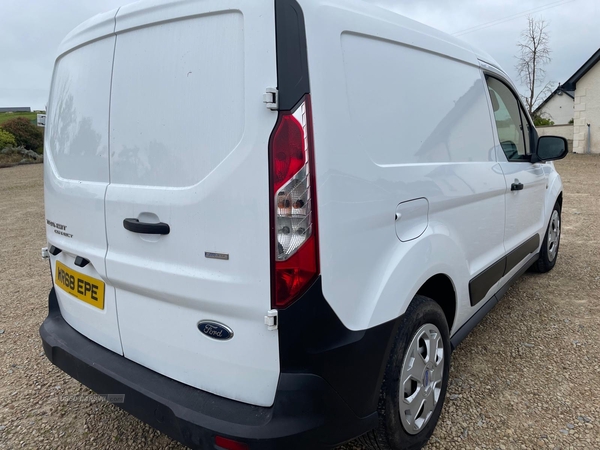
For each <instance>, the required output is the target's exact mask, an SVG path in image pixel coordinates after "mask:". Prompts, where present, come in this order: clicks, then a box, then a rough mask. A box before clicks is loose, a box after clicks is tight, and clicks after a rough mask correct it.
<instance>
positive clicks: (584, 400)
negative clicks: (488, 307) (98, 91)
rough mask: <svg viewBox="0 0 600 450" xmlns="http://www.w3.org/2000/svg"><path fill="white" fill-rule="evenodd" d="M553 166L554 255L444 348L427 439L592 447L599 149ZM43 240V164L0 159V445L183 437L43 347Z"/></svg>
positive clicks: (159, 444) (116, 444) (596, 390)
mask: <svg viewBox="0 0 600 450" xmlns="http://www.w3.org/2000/svg"><path fill="white" fill-rule="evenodd" d="M557 167H558V169H559V171H560V173H561V174H562V176H563V180H564V183H565V199H564V207H563V236H562V242H561V247H560V256H559V260H558V263H557V265H556V267H555V269H554V270H553V271H552V272H551V273H549V274H546V275H534V274H526V275H525V276H523V277H522V278H521V280H520V281H519V282H518V283H517V284H516V285H515V286H514V287H513V288H511V290H510V291H509V293H508V294H507V296H506V297H505V298H504V299H503V300H502V302H501V303H500V304H499V305H498V306H497V307H496V308H495V309H494V310H493V311H492V312H491V313H490V314H489V315H488V316H487V317H486V318H485V319H484V321H483V322H482V323H481V325H479V326H478V327H477V328H476V329H475V330H474V332H473V333H472V334H471V335H470V336H469V337H468V338H467V339H466V340H465V341H464V342H463V344H462V345H461V346H460V347H459V349H458V350H457V351H456V352H455V353H454V355H453V357H452V368H451V373H450V377H451V385H450V387H449V391H448V398H447V400H446V405H445V407H444V411H443V413H442V417H441V420H440V423H439V424H438V427H437V429H436V431H435V433H434V436H433V438H432V439H431V441H430V443H429V445H428V446H427V449H428V450H434V449H436V450H437V449H493V450H496V449H508V450H511V449H533V448H544V449H563V450H566V449H600V264H599V263H600V158H599V157H592V156H582V155H572V156H569V158H567V159H566V160H565V161H561V162H559V163H557ZM44 240H45V239H44V210H43V189H42V166H41V165H35V166H19V167H14V168H8V169H0V449H12V448H52V449H54V448H65V449H66V448H69V449H70V448H94V447H97V448H118V449H130V448H144V449H145V448H183V447H181V446H180V445H179V444H177V443H175V442H173V441H172V440H171V439H169V438H168V437H166V436H164V435H162V434H160V433H158V432H157V431H155V430H153V429H152V428H150V427H148V426H146V425H144V424H143V423H141V422H139V421H138V420H137V419H135V418H133V417H131V416H129V415H128V414H125V413H123V412H122V411H120V410H119V409H118V408H116V407H115V406H114V405H112V404H110V403H108V402H106V401H104V400H101V399H99V398H98V397H96V396H94V395H93V394H92V393H91V392H90V391H89V390H88V389H87V388H85V387H83V386H81V385H80V384H79V383H78V382H77V381H74V380H73V379H71V378H69V377H68V376H66V375H65V374H63V373H62V372H61V371H60V370H58V369H56V368H55V367H53V366H52V365H51V364H50V363H49V362H48V361H47V359H46V358H45V356H43V352H42V346H41V343H40V339H39V336H38V331H37V330H38V327H39V325H40V323H41V322H42V321H43V319H44V317H45V315H46V299H47V294H48V290H49V289H50V286H51V280H50V276H49V271H48V266H47V263H45V262H43V261H42V260H41V259H40V256H39V251H40V248H41V247H42V246H43V245H45V242H44ZM342 449H344V450H359V449H360V447H358V446H356V445H353V444H347V445H346V446H344V447H342V448H340V449H339V450H342Z"/></svg>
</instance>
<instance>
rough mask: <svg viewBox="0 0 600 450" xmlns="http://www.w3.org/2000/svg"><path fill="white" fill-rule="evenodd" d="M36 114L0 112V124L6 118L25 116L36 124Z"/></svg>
mask: <svg viewBox="0 0 600 450" xmlns="http://www.w3.org/2000/svg"><path fill="white" fill-rule="evenodd" d="M37 115H38V113H35V112H14V113H0V125H2V124H3V123H4V122H6V121H7V120H11V119H16V118H17V117H25V118H26V119H27V120H31V121H33V122H35V123H36V124H37Z"/></svg>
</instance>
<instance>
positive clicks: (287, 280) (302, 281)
mask: <svg viewBox="0 0 600 450" xmlns="http://www.w3.org/2000/svg"><path fill="white" fill-rule="evenodd" d="M269 151H270V158H271V185H272V202H273V204H272V211H273V217H272V222H271V223H272V229H273V260H274V264H273V266H274V274H273V289H272V298H273V301H272V305H273V307H274V308H284V307H286V306H289V305H290V304H291V303H292V302H293V301H294V300H296V299H297V298H298V297H299V296H300V295H301V294H302V293H303V291H304V290H305V288H307V287H308V286H309V285H310V283H311V282H312V281H313V280H314V279H315V278H316V277H317V275H318V273H319V255H318V241H317V220H316V219H317V217H316V195H315V181H314V178H315V177H314V174H315V170H314V156H313V148H312V123H311V109H310V96H309V95H306V96H305V97H304V99H303V100H302V102H300V105H299V106H298V107H297V108H296V109H295V110H293V111H285V112H283V111H282V112H280V113H279V118H278V120H277V125H276V126H275V130H274V131H273V134H272V136H271V142H270V148H269Z"/></svg>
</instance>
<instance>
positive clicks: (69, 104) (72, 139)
mask: <svg viewBox="0 0 600 450" xmlns="http://www.w3.org/2000/svg"><path fill="white" fill-rule="evenodd" d="M114 18H115V11H112V12H111V13H106V14H102V15H99V16H96V17H94V18H93V19H90V20H88V21H87V22H85V23H83V24H81V25H80V26H79V27H77V28H76V29H75V30H73V31H72V32H71V33H70V34H69V35H68V36H67V37H66V38H65V40H64V41H63V42H62V44H61V46H60V49H59V56H58V58H57V60H56V65H55V68H54V74H53V76H52V86H51V92H50V98H49V103H48V120H47V123H46V131H45V156H46V161H45V163H44V197H45V205H46V236H47V240H48V244H49V246H53V247H54V249H53V253H54V254H53V255H51V256H50V262H51V267H52V274H53V279H54V286H55V291H56V297H57V300H58V303H59V306H60V310H61V313H62V315H63V317H64V318H65V320H66V321H67V323H68V324H69V325H71V326H72V327H73V328H74V329H76V330H77V331H79V332H80V333H81V334H83V335H85V336H87V337H88V338H90V339H92V340H93V341H95V342H97V343H98V344H100V345H103V346H104V347H106V348H108V349H110V350H112V351H114V352H117V353H122V349H121V341H120V338H119V327H118V324H117V311H116V305H115V291H114V289H112V288H111V287H110V286H105V283H106V281H107V279H106V269H105V265H104V257H105V255H106V250H107V244H106V227H105V223H104V195H105V193H106V188H107V187H108V182H109V163H108V110H109V102H110V79H111V70H112V60H113V52H114V47H115V36H114V34H113V31H114V27H115V20H114ZM51 248H52V247H51ZM103 288H104V289H103ZM102 291H104V293H102Z"/></svg>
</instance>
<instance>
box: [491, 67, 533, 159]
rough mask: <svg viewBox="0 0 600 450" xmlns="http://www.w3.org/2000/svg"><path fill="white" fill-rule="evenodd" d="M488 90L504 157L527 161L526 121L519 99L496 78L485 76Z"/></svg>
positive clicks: (527, 130)
mask: <svg viewBox="0 0 600 450" xmlns="http://www.w3.org/2000/svg"><path fill="white" fill-rule="evenodd" d="M487 85H488V91H489V93H490V98H491V100H492V107H493V109H494V119H495V120H496V128H497V130H498V138H499V139H500V145H501V146H502V150H504V154H505V155H506V159H508V160H509V161H529V160H530V152H529V151H528V147H529V142H528V141H526V136H527V138H529V129H528V122H527V119H526V118H525V115H524V114H523V112H522V111H521V107H520V106H519V101H518V100H517V98H516V97H515V96H514V94H513V93H512V91H511V90H510V89H509V88H508V87H507V86H506V85H505V84H504V83H502V82H501V81H499V80H497V79H496V78H492V77H487Z"/></svg>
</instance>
